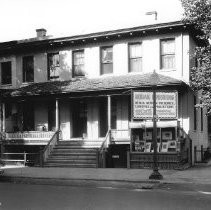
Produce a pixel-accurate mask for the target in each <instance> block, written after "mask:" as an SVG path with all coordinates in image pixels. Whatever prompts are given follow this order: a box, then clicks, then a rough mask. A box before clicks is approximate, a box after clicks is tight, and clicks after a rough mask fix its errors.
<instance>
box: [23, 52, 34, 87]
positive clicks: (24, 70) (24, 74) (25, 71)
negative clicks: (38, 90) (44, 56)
mask: <svg viewBox="0 0 211 210" xmlns="http://www.w3.org/2000/svg"><path fill="white" fill-rule="evenodd" d="M27 58H32V66H33V80H32V81H27V76H26V74H27V72H28V71H27V69H24V68H25V67H24V59H27ZM22 75H23V83H30V82H34V56H33V55H26V56H23V57H22Z"/></svg>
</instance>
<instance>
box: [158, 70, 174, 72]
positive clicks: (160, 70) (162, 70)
mask: <svg viewBox="0 0 211 210" xmlns="http://www.w3.org/2000/svg"><path fill="white" fill-rule="evenodd" d="M160 71H162V72H169V71H176V69H160Z"/></svg>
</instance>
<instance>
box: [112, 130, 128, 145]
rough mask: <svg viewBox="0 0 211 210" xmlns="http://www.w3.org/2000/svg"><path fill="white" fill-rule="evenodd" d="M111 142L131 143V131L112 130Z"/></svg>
mask: <svg viewBox="0 0 211 210" xmlns="http://www.w3.org/2000/svg"><path fill="white" fill-rule="evenodd" d="M111 141H112V142H115V143H130V130H129V129H111Z"/></svg>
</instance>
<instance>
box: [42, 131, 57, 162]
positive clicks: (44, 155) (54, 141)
mask: <svg viewBox="0 0 211 210" xmlns="http://www.w3.org/2000/svg"><path fill="white" fill-rule="evenodd" d="M60 132H61V131H60V130H58V131H56V132H55V133H54V135H53V136H52V138H51V139H50V141H49V142H48V144H47V145H46V146H45V148H44V149H43V151H42V152H41V155H42V163H41V165H42V164H43V163H44V162H45V161H46V160H47V158H48V156H49V155H50V153H51V151H52V150H53V148H54V147H55V145H56V144H57V143H58V141H59V134H60Z"/></svg>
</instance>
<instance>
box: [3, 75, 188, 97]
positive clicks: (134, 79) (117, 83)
mask: <svg viewBox="0 0 211 210" xmlns="http://www.w3.org/2000/svg"><path fill="white" fill-rule="evenodd" d="M151 75H152V73H147V74H131V75H122V76H103V77H100V78H94V79H89V78H73V79H71V80H68V81H49V82H44V83H33V84H30V85H28V86H24V87H21V88H18V89H16V90H13V91H11V92H7V93H5V94H4V96H5V97H18V96H35V95H40V96H41V95H54V94H65V93H66V94H68V93H69V94H70V93H77V92H96V91H104V90H118V89H124V90H128V89H137V88H144V87H151V86H152V85H153V81H151V79H150V77H151ZM158 75H159V82H158V83H157V85H158V86H160V87H164V86H181V85H185V83H184V82H183V81H182V80H178V79H174V78H172V77H168V76H164V75H161V74H158Z"/></svg>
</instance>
